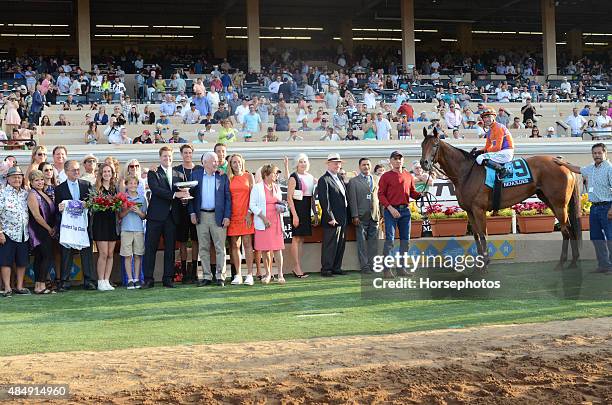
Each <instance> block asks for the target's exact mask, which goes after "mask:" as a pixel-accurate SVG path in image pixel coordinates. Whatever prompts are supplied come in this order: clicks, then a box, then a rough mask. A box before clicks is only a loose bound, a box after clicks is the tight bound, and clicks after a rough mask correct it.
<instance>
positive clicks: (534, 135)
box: [529, 125, 542, 138]
mask: <svg viewBox="0 0 612 405" xmlns="http://www.w3.org/2000/svg"><path fill="white" fill-rule="evenodd" d="M529 137H530V138H541V137H542V135H541V134H540V128H538V127H537V125H534V126H533V127H531V135H529Z"/></svg>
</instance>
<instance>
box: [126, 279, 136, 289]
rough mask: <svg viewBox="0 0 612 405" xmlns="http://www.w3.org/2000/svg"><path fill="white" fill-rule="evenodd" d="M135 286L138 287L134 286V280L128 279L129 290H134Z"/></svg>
mask: <svg viewBox="0 0 612 405" xmlns="http://www.w3.org/2000/svg"><path fill="white" fill-rule="evenodd" d="M134 288H136V287H134V282H133V281H132V280H130V281H128V283H127V289H128V290H133V289H134Z"/></svg>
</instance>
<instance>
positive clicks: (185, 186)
mask: <svg viewBox="0 0 612 405" xmlns="http://www.w3.org/2000/svg"><path fill="white" fill-rule="evenodd" d="M174 185H175V186H176V187H177V188H178V189H179V191H189V189H191V188H194V187H195V186H197V185H198V182H197V181H179V182H177V183H174ZM192 198H193V197H192V196H191V195H190V196H189V197H186V198H181V202H182V203H183V205H187V202H189V200H191V199H192Z"/></svg>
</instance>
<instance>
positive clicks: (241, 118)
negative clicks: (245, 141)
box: [235, 104, 249, 124]
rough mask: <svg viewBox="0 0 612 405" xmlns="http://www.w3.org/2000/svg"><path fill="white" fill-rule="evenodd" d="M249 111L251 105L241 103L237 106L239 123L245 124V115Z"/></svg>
mask: <svg viewBox="0 0 612 405" xmlns="http://www.w3.org/2000/svg"><path fill="white" fill-rule="evenodd" d="M248 113H249V107H248V106H246V107H245V106H243V105H242V104H240V105H239V106H238V107H236V112H235V115H236V121H238V122H239V123H241V124H243V123H244V116H245V115H247V114H248Z"/></svg>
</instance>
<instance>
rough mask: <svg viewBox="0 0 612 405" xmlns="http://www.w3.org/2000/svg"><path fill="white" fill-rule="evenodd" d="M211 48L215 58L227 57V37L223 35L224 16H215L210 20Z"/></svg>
mask: <svg viewBox="0 0 612 405" xmlns="http://www.w3.org/2000/svg"><path fill="white" fill-rule="evenodd" d="M212 49H213V55H214V56H215V58H219V59H223V58H227V38H226V37H225V17H224V16H216V17H214V18H213V20H212Z"/></svg>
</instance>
